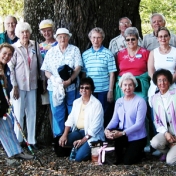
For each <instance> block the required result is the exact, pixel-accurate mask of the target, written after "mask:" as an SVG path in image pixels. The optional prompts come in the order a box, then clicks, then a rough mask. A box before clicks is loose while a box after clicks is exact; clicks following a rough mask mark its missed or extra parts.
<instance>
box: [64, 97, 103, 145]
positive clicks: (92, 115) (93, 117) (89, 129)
mask: <svg viewBox="0 0 176 176" xmlns="http://www.w3.org/2000/svg"><path fill="white" fill-rule="evenodd" d="M81 104H82V97H80V98H78V99H76V100H75V101H74V102H73V107H72V111H71V113H70V114H69V116H68V119H67V121H66V122H65V126H69V127H72V130H73V131H74V129H75V127H76V125H77V121H78V117H79V113H80V109H81ZM84 111H85V116H84V130H85V135H86V134H88V135H90V136H92V137H91V138H90V139H89V140H88V143H89V145H90V142H91V141H97V140H102V141H104V140H105V138H104V127H103V125H104V112H103V108H102V105H101V103H100V101H99V100H98V99H96V98H95V97H94V96H93V95H91V97H90V100H89V102H88V104H87V105H86V107H85V110H84Z"/></svg>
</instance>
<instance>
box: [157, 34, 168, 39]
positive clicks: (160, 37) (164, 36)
mask: <svg viewBox="0 0 176 176" xmlns="http://www.w3.org/2000/svg"><path fill="white" fill-rule="evenodd" d="M167 37H169V35H163V36H162V35H160V36H158V38H159V39H162V38H167Z"/></svg>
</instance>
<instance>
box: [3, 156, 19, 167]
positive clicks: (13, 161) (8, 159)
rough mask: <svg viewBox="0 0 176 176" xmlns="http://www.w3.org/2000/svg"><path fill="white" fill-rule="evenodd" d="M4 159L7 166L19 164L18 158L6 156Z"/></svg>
mask: <svg viewBox="0 0 176 176" xmlns="http://www.w3.org/2000/svg"><path fill="white" fill-rule="evenodd" d="M5 160H6V164H7V165H8V166H19V165H20V164H21V163H20V162H19V161H18V160H16V159H13V158H6V159H5Z"/></svg>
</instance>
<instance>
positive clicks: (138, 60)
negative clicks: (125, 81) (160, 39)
mask: <svg viewBox="0 0 176 176" xmlns="http://www.w3.org/2000/svg"><path fill="white" fill-rule="evenodd" d="M149 53H150V51H148V50H146V49H144V48H141V47H140V49H139V50H138V52H137V53H136V55H135V56H134V57H130V56H129V55H128V51H127V49H126V48H125V49H123V50H121V51H119V52H118V54H117V58H116V60H117V68H119V76H122V75H123V74H124V73H126V72H131V73H132V74H133V75H134V76H139V75H141V74H143V73H145V72H147V61H148V56H149Z"/></svg>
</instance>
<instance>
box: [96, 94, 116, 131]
mask: <svg viewBox="0 0 176 176" xmlns="http://www.w3.org/2000/svg"><path fill="white" fill-rule="evenodd" d="M107 94H108V91H105V92H94V93H93V95H94V96H95V97H96V98H97V99H98V100H99V101H100V102H101V104H102V106H103V110H104V128H106V126H107V125H108V124H109V122H110V120H111V118H112V116H113V112H114V103H109V102H108V101H107Z"/></svg>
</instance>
